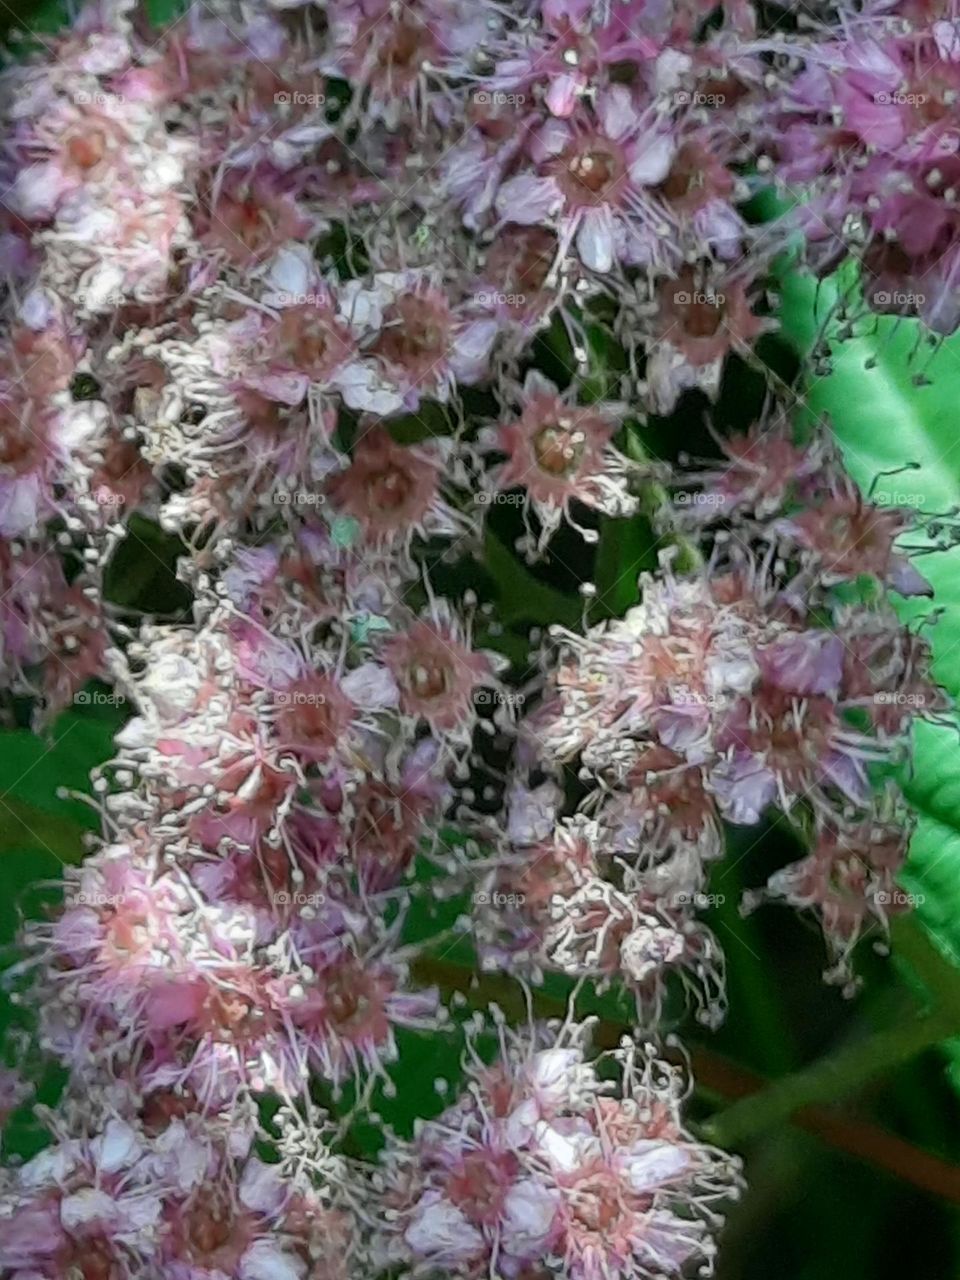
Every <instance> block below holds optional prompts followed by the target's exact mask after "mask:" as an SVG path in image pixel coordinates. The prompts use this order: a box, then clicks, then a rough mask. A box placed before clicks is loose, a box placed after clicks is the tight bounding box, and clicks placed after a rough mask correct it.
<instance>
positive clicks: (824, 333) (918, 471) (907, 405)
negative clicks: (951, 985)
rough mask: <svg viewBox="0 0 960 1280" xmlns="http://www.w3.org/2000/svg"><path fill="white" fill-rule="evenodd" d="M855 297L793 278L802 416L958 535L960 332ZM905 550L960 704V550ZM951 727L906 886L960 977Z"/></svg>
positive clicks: (929, 759)
mask: <svg viewBox="0 0 960 1280" xmlns="http://www.w3.org/2000/svg"><path fill="white" fill-rule="evenodd" d="M850 288H851V282H850V280H849V277H847V278H846V279H843V280H841V281H838V280H833V281H828V282H827V283H826V284H823V285H820V286H817V285H816V284H815V283H814V282H813V281H812V280H810V279H809V278H808V277H805V276H800V275H794V276H790V277H788V278H787V279H786V280H785V281H784V288H783V294H782V322H783V331H784V334H785V336H787V337H789V338H790V339H792V340H793V341H794V342H795V344H796V345H797V347H798V348H799V349H800V351H801V353H803V354H810V353H811V351H813V355H814V359H813V365H814V372H813V373H812V374H811V375H810V376H809V377H808V380H807V382H806V385H805V386H804V387H803V388H802V392H803V408H802V413H803V414H804V415H807V416H809V418H810V419H811V420H814V421H818V422H821V423H825V424H829V426H830V427H831V429H832V431H833V434H834V436H835V438H836V439H837V441H838V442H839V444H840V446H841V448H842V450H843V454H844V458H845V461H846V464H847V467H848V468H849V470H850V472H851V473H852V474H853V476H854V477H855V479H856V480H857V481H858V483H859V484H860V485H861V486H862V487H863V489H864V490H866V491H869V490H871V488H872V491H873V498H874V501H878V502H883V503H888V504H890V505H897V506H910V507H913V508H915V509H916V510H917V512H918V515H919V516H920V517H921V519H922V520H924V521H927V520H930V519H932V520H933V521H934V525H935V523H936V517H937V516H941V515H945V516H947V517H948V519H947V520H946V521H945V523H944V528H950V527H952V521H951V520H950V518H949V517H950V513H951V512H952V511H953V510H960V425H958V423H960V419H958V403H960V335H956V336H954V337H953V338H950V339H947V340H946V341H944V342H938V343H932V342H930V341H929V339H928V338H927V337H926V336H925V335H923V334H922V333H921V332H920V331H919V327H918V325H917V324H916V323H915V322H913V321H908V320H902V319H898V318H896V317H882V318H879V319H878V318H876V317H867V318H862V319H858V320H857V321H856V322H855V323H854V324H853V325H852V326H851V325H850V324H849V323H848V322H847V321H846V320H845V319H844V318H843V315H842V312H843V309H844V308H843V305H842V304H843V300H844V296H849V294H850ZM851 329H852V334H851V333H850V330H851ZM841 334H843V340H842V341H837V338H838V336H839V335H841ZM824 346H825V348H826V349H825V350H823V348H824ZM815 348H821V351H820V352H819V353H818V352H817V351H816V350H815ZM821 356H823V357H824V358H822V359H821ZM933 533H934V534H935V533H936V528H935V527H934V529H933ZM905 544H906V545H907V546H909V547H912V548H918V549H919V551H920V554H919V555H918V556H917V559H916V565H917V567H918V568H919V569H920V571H921V572H922V573H923V575H924V576H925V577H926V578H927V579H929V581H930V582H931V583H932V585H933V587H934V591H935V596H934V603H935V608H936V609H937V610H939V611H942V612H941V613H940V616H939V618H938V619H937V621H936V625H935V626H932V627H931V628H930V630H929V635H930V638H931V640H932V644H933V652H934V673H935V675H936V677H937V679H938V680H939V682H940V683H941V684H942V685H943V686H944V688H946V689H947V690H948V692H949V693H950V694H951V696H952V697H953V698H954V699H955V700H957V701H958V702H960V546H952V547H948V548H943V547H941V549H939V550H937V549H935V550H930V551H929V552H928V551H927V550H926V548H930V547H934V546H935V545H936V543H935V540H934V538H932V537H931V532H930V531H929V530H927V531H920V530H918V531H917V532H915V533H912V534H910V535H908V536H907V538H906V539H905ZM893 599H894V603H895V605H896V608H897V611H898V613H899V614H900V616H901V617H902V618H903V619H904V620H905V621H910V622H912V623H913V624H914V625H920V623H921V622H922V621H923V620H924V619H925V618H932V607H931V604H930V602H929V601H927V600H922V599H910V600H907V599H901V598H899V597H896V596H895V597H894V598H893ZM952 719H953V721H954V727H948V726H946V725H932V724H929V723H921V724H920V725H919V727H918V728H917V731H916V734H915V756H914V765H913V769H912V772H911V776H910V777H909V778H907V779H906V781H905V790H906V792H907V794H908V796H909V798H910V800H911V802H912V803H913V804H914V805H915V806H916V807H917V809H918V811H919V815H920V820H919V825H918V828H917V831H916V834H915V836H914V839H913V842H912V844H911V848H910V857H909V860H908V864H907V867H906V871H905V875H904V882H905V885H906V887H907V888H908V889H909V890H910V891H911V892H913V893H915V894H916V895H917V897H918V899H919V902H918V907H917V911H918V915H919V918H920V919H921V921H922V922H923V923H924V925H925V926H926V927H927V928H928V929H929V930H930V932H931V934H932V935H933V937H934V939H935V940H936V942H937V944H938V946H939V947H940V948H941V950H942V951H944V952H945V953H946V954H947V955H949V956H950V957H951V958H952V959H953V961H954V962H955V964H956V965H957V967H958V970H960V751H958V743H960V737H958V734H960V720H958V719H957V717H956V716H953V717H952ZM957 981H958V983H960V977H958V979H957ZM958 1078H960V1077H958Z"/></svg>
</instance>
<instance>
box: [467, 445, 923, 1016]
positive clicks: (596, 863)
mask: <svg viewBox="0 0 960 1280" xmlns="http://www.w3.org/2000/svg"><path fill="white" fill-rule="evenodd" d="M724 450H725V455H726V456H725V458H724V464H723V466H722V467H717V468H712V467H711V468H706V469H704V470H702V471H700V472H696V471H693V470H691V471H690V473H689V475H688V476H686V477H681V478H679V479H678V480H677V482H676V483H677V485H678V489H679V492H678V493H677V495H676V504H675V507H674V509H673V511H672V512H671V513H669V514H668V516H667V521H668V523H671V524H672V525H674V526H675V527H676V526H679V527H680V528H684V529H686V530H687V531H688V532H689V533H691V534H693V535H694V536H696V537H697V538H699V539H700V541H701V542H702V544H703V547H704V560H703V565H702V568H701V569H700V570H699V571H697V572H695V573H691V574H687V575H683V576H681V575H678V574H676V573H674V571H673V570H672V569H671V567H670V561H669V558H667V559H666V560H665V562H664V564H663V566H662V568H661V571H660V573H659V574H657V575H651V576H649V577H648V578H647V579H646V580H645V581H643V580H642V582H641V585H642V594H643V602H642V603H641V604H639V605H637V606H635V607H634V608H632V609H630V610H629V611H628V612H627V614H626V616H625V617H624V618H623V619H622V620H620V619H615V620H613V621H610V622H608V623H602V624H600V625H599V626H596V627H594V628H591V629H590V630H588V631H587V632H586V634H584V635H577V634H574V633H572V632H564V631H562V630H561V629H560V628H556V629H555V635H554V637H553V642H552V643H551V644H550V645H549V646H548V649H547V653H546V658H547V664H546V669H547V678H546V681H545V685H544V689H543V694H542V698H541V700H540V703H539V705H538V706H537V707H536V708H535V709H533V710H532V711H531V712H530V714H529V715H528V716H527V717H526V718H525V720H524V723H523V726H522V731H523V737H524V745H525V750H524V751H523V752H522V753H521V754H520V755H519V756H518V771H517V774H516V777H515V781H514V783H513V785H512V789H511V791H510V793H509V803H510V817H509V821H508V824H507V827H506V838H507V840H508V841H509V848H510V856H509V857H508V858H507V860H506V861H504V862H503V863H501V864H500V865H499V866H498V867H497V868H496V869H495V871H494V872H493V873H492V876H493V882H494V883H495V884H496V885H497V886H498V889H499V892H501V893H505V892H507V891H508V890H513V891H514V893H515V894H516V895H517V896H516V902H517V903H518V904H519V905H518V907H517V909H516V910H515V911H514V912H513V913H511V914H510V915H509V916H508V915H506V914H505V913H499V915H498V916H497V918H496V921H495V922H494V924H493V925H492V926H491V922H489V921H487V922H484V923H483V924H482V926H481V931H480V932H481V939H482V940H483V941H484V942H485V945H486V947H487V950H488V955H489V957H490V959H491V960H492V961H496V962H502V960H503V959H504V958H505V957H509V958H511V959H513V960H514V961H515V962H522V964H523V966H525V967H528V966H530V965H534V966H541V967H542V966H544V965H546V966H547V967H550V968H554V969H559V970H561V971H563V972H567V973H570V974H577V975H586V974H589V975H603V976H607V977H609V976H611V975H616V976H617V977H618V978H619V979H620V980H621V981H623V982H626V983H627V984H628V985H632V986H633V987H634V988H635V989H636V991H637V994H638V996H639V997H641V998H642V997H644V996H647V997H650V996H652V997H653V998H654V1012H655V1013H658V1012H659V1009H660V1005H661V1000H662V995H663V984H664V981H665V978H666V976H667V975H668V974H669V973H670V971H671V970H672V969H673V968H674V967H676V966H679V967H680V968H681V970H683V969H684V968H686V969H690V968H692V970H693V972H694V975H695V976H696V978H698V979H699V982H700V986H701V988H704V987H705V988H706V990H707V991H709V990H710V989H711V988H712V987H716V986H717V985H718V984H717V982H716V979H715V970H716V964H715V958H716V955H717V954H718V949H717V947H716V945H715V943H714V942H713V939H712V938H711V936H710V935H709V933H707V932H706V931H705V930H704V928H703V926H702V925H700V924H699V923H698V922H697V921H696V919H695V915H696V908H697V907H698V906H699V905H700V904H701V902H702V900H703V898H704V890H705V887H706V882H707V876H708V874H709V870H710V863H711V862H713V861H714V860H716V859H717V858H719V857H721V856H722V854H723V838H722V830H721V822H722V821H725V822H727V823H732V824H736V825H745V826H756V825H757V824H759V823H761V822H763V821H764V820H765V819H767V818H768V817H769V816H770V814H771V812H773V811H776V810H779V811H780V812H781V813H783V814H786V815H789V816H790V817H792V818H793V819H794V821H795V822H797V823H798V824H799V825H800V826H802V827H803V829H804V832H805V835H806V836H808V837H809V839H810V842H811V845H812V847H811V852H810V854H809V855H808V856H807V857H806V858H804V859H803V861H801V862H800V863H798V864H796V865H794V866H791V867H788V868H786V869H785V870H782V871H779V872H777V873H776V874H775V875H774V876H773V877H772V879H771V881H770V884H769V886H768V888H767V890H766V891H765V892H764V893H762V894H752V895H751V896H750V898H749V899H748V901H747V904H746V905H748V906H749V905H752V904H755V903H756V902H757V901H760V900H762V899H763V898H764V897H779V898H784V899H786V900H787V901H789V902H792V903H794V904H795V905H797V906H800V907H803V908H812V909H814V910H815V911H816V912H817V914H818V916H819V917H820V921H821V923H822V925H823V928H824V931H825V933H826V936H827V940H828V943H829V946H830V951H831V955H832V958H833V962H834V963H833V966H832V968H831V970H830V972H829V974H828V976H829V977H830V978H831V979H832V980H835V981H840V982H844V983H846V982H849V980H850V977H851V971H850V966H849V953H850V951H851V949H852V947H853V944H854V943H855V942H856V941H857V939H858V937H859V935H860V934H861V932H863V931H864V930H865V929H866V927H867V926H868V925H869V924H871V923H875V924H880V925H881V926H882V925H884V924H885V922H886V920H887V918H888V916H889V915H890V914H891V913H893V912H894V911H896V910H897V909H898V908H902V906H904V905H906V899H905V895H903V894H902V893H900V894H898V892H897V888H896V882H895V876H896V874H897V872H898V871H899V869H900V868H901V866H902V864H903V861H904V858H905V856H906V849H907V842H908V837H909V831H910V824H909V820H908V819H907V817H906V815H905V809H904V804H903V801H902V800H901V799H900V798H899V795H898V793H897V791H896V788H895V786H894V784H893V782H892V777H891V775H892V773H893V768H892V766H894V765H896V764H898V763H899V762H901V761H902V760H903V758H904V756H905V753H906V752H907V750H908V746H909V738H910V731H911V726H912V724H913V722H914V721H915V720H916V719H917V718H920V717H926V718H931V717H933V718H935V717H937V716H938V715H939V714H940V713H941V712H943V711H945V710H946V709H947V706H948V704H947V702H946V699H945V695H944V694H943V692H942V690H940V689H939V688H938V687H937V686H936V685H935V683H934V682H933V681H932V679H931V676H930V671H929V664H930V653H929V647H928V645H927V643H926V641H925V640H924V639H923V638H922V637H921V636H919V635H917V634H916V633H915V632H913V631H911V630H909V629H908V628H907V627H905V626H904V625H903V624H901V623H900V622H899V620H898V619H897V617H896V614H895V613H894V611H893V609H892V607H891V605H890V603H889V601H888V599H887V591H888V589H892V590H893V591H895V592H897V593H899V594H901V595H918V594H919V595H924V594H929V593H930V588H929V586H928V584H927V583H926V581H925V579H924V578H923V577H922V576H921V575H920V573H919V572H918V571H917V570H916V569H915V568H914V567H913V566H912V564H911V563H910V562H909V560H908V559H907V558H906V557H905V556H903V555H902V554H900V553H899V552H898V551H897V549H896V538H897V537H898V535H899V534H900V533H901V532H902V531H903V530H904V529H905V528H907V527H909V525H910V524H911V522H912V513H911V512H909V511H906V510H900V509H896V508H891V507H880V506H877V505H875V504H873V503H871V502H870V501H868V500H867V499H866V498H865V497H864V496H863V494H862V493H861V492H860V491H859V490H858V489H857V487H856V485H855V484H854V483H853V481H852V480H851V478H850V477H849V476H848V475H847V474H846V472H845V471H844V470H843V467H842V464H841V461H840V459H839V458H838V457H837V456H836V455H835V454H834V453H833V452H832V451H831V450H830V448H829V447H828V445H827V444H826V442H825V441H824V440H823V439H821V438H814V439H812V440H808V441H807V442H802V441H799V440H797V439H796V438H795V437H794V435H793V433H792V431H791V429H790V428H789V426H788V425H787V424H786V422H785V421H783V420H781V421H778V422H774V423H766V424H760V425H758V426H757V427H755V428H754V429H753V430H752V431H751V433H750V434H749V435H747V436H744V437H733V438H731V439H730V440H728V441H725V442H724ZM681 485H682V486H684V487H683V488H680V486H681ZM571 766H573V767H575V768H576V769H577V773H578V777H579V780H580V782H581V784H582V783H584V782H585V783H586V784H587V786H588V789H587V792H586V794H585V796H584V798H583V800H582V802H581V806H580V808H581V812H579V813H577V814H575V815H574V816H572V817H571V816H563V811H564V807H565V805H564V800H565V791H564V788H563V786H562V783H563V779H564V771H565V770H566V769H567V768H569V767H571ZM534 775H537V776H539V777H540V778H541V779H544V780H542V781H539V782H537V783H536V785H532V783H531V780H532V779H533V778H534ZM884 780H885V782H884ZM588 815H589V816H588ZM720 989H721V990H722V987H721V988H720ZM713 1012H714V1010H713V1006H712V1004H711V1002H710V1000H709V999H708V1000H707V1001H706V1003H705V1007H704V1013H705V1015H706V1016H707V1017H708V1018H709V1017H710V1016H712V1013H713Z"/></svg>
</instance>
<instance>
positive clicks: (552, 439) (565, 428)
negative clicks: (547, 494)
mask: <svg viewBox="0 0 960 1280" xmlns="http://www.w3.org/2000/svg"><path fill="white" fill-rule="evenodd" d="M586 443H587V439H586V435H585V434H584V432H583V431H581V430H578V429H577V428H576V427H575V426H574V425H573V423H572V422H569V421H566V420H563V419H561V420H560V421H559V422H555V423H551V424H550V425H549V426H546V427H543V428H541V430H540V431H538V432H537V434H536V435H535V436H534V438H533V453H534V457H535V458H536V460H537V465H538V466H539V468H540V470H541V471H545V472H546V473H547V474H548V475H551V476H569V475H572V474H573V473H574V472H575V471H576V470H577V468H578V467H579V465H580V463H581V462H582V461H583V455H584V453H585V451H586Z"/></svg>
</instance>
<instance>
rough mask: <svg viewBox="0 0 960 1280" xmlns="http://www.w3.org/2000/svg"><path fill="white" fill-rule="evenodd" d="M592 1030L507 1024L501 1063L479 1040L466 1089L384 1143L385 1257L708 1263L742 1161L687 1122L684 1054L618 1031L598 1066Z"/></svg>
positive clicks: (558, 1265)
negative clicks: (678, 1064)
mask: <svg viewBox="0 0 960 1280" xmlns="http://www.w3.org/2000/svg"><path fill="white" fill-rule="evenodd" d="M586 1031H587V1028H586V1027H585V1026H580V1027H577V1026H570V1025H565V1026H564V1027H562V1028H559V1030H558V1029H557V1028H555V1027H553V1028H547V1027H543V1028H536V1029H535V1030H534V1032H533V1033H532V1034H529V1035H526V1036H518V1035H516V1034H514V1033H511V1032H509V1031H507V1030H506V1029H504V1028H502V1027H501V1029H500V1042H501V1053H500V1056H499V1057H498V1058H497V1060H496V1061H495V1062H494V1063H493V1065H492V1066H490V1065H487V1064H486V1063H485V1062H484V1061H483V1059H482V1058H480V1057H479V1056H478V1055H477V1053H476V1050H475V1049H474V1048H473V1045H472V1044H471V1045H470V1051H471V1052H470V1055H469V1057H468V1059H467V1061H466V1071H467V1076H468V1080H469V1084H470V1088H469V1091H467V1092H465V1093H464V1095H463V1097H462V1098H461V1099H460V1100H458V1101H457V1102H456V1103H455V1104H454V1105H453V1106H452V1107H450V1108H448V1109H447V1110H446V1111H444V1112H443V1113H442V1115H440V1116H438V1117H437V1118H436V1119H435V1120H430V1121H428V1122H426V1123H425V1124H424V1125H423V1126H422V1127H421V1129H420V1131H419V1132H418V1134H417V1136H416V1138H415V1140H414V1141H413V1142H412V1143H410V1142H399V1141H395V1142H394V1143H393V1144H392V1145H391V1146H390V1147H389V1148H388V1150H387V1154H386V1156H385V1158H384V1170H383V1173H382V1175H381V1184H382V1186H383V1197H384V1203H385V1205H386V1206H387V1212H386V1214H385V1217H386V1220H387V1221H388V1222H389V1223H390V1224H391V1226H392V1227H393V1229H394V1232H395V1238H393V1239H388V1241H387V1245H386V1249H387V1256H388V1257H389V1258H390V1259H391V1260H393V1261H399V1262H401V1263H405V1264H407V1265H408V1266H412V1267H413V1269H414V1272H415V1273H421V1272H422V1273H433V1274H437V1273H439V1272H441V1271H442V1272H443V1273H444V1274H448V1275H458V1276H482V1275H491V1274H496V1275H538V1276H544V1277H547V1276H554V1275H556V1276H565V1277H566V1276H568V1277H571V1280H600V1277H611V1278H613V1277H617V1278H619V1277H623V1276H631V1275H636V1274H640V1275H656V1276H659V1275H676V1274H682V1273H683V1272H684V1270H685V1269H686V1268H687V1267H688V1266H689V1265H690V1264H691V1263H696V1264H699V1265H700V1266H701V1267H703V1266H706V1268H707V1270H708V1271H709V1269H710V1262H711V1259H712V1257H713V1254H714V1251H715V1245H714V1243H713V1241H712V1238H711V1235H710V1228H711V1227H712V1226H715V1225H716V1224H717V1221H718V1219H717V1213H716V1209H717V1206H719V1205H722V1204H723V1203H724V1202H729V1201H730V1199H731V1198H734V1197H735V1196H736V1194H737V1192H738V1189H739V1174H738V1165H737V1162H736V1160H731V1158H730V1157H728V1156H726V1155H724V1154H723V1153H722V1152H720V1151H716V1150H713V1149H711V1148H709V1147H706V1146H704V1145H702V1144H701V1143H698V1142H696V1141H695V1140H694V1139H693V1138H692V1137H691V1136H690V1135H689V1134H688V1133H686V1132H685V1131H684V1129H683V1127H682V1124H681V1121H680V1116H679V1107H680V1103H681V1101H682V1099H683V1093H684V1084H683V1081H682V1078H681V1076H680V1073H679V1072H678V1071H677V1069H676V1068H675V1067H671V1066H669V1065H668V1064H667V1063H665V1062H663V1061H660V1060H658V1059H657V1057H656V1055H655V1053H654V1051H653V1050H652V1048H651V1047H650V1046H645V1047H644V1046H638V1045H637V1044H636V1043H634V1042H633V1041H631V1040H625V1041H624V1042H623V1044H622V1045H621V1046H620V1048H618V1049H616V1050H614V1051H613V1052H612V1053H611V1054H609V1055H607V1056H608V1058H609V1059H610V1060H611V1061H612V1063H613V1065H614V1067H615V1075H614V1078H613V1079H610V1078H609V1075H608V1074H605V1075H604V1076H603V1077H601V1076H600V1075H599V1074H598V1071H597V1067H598V1066H599V1061H598V1063H596V1064H594V1063H592V1062H588V1061H586V1058H585V1048H586V1045H585V1032H586ZM545 1046H546V1047H545Z"/></svg>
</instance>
